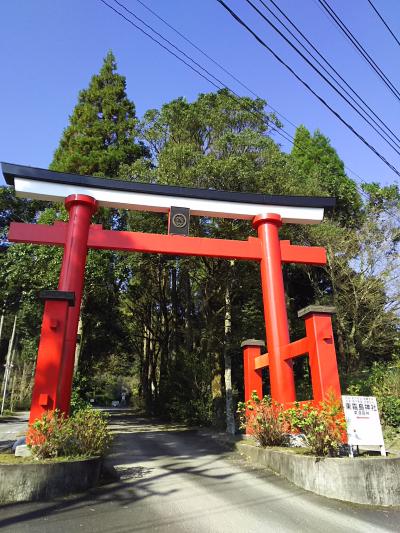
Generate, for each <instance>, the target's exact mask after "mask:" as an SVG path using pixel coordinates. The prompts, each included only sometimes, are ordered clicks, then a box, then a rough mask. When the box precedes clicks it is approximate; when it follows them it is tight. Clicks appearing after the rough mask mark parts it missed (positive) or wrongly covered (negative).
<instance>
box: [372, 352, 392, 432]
mask: <svg viewBox="0 0 400 533" xmlns="http://www.w3.org/2000/svg"><path fill="white" fill-rule="evenodd" d="M368 384H369V386H370V390H371V393H372V394H373V395H374V396H376V398H377V401H378V407H379V412H380V414H381V417H382V420H383V423H384V425H386V426H391V427H393V428H398V429H400V357H396V358H395V359H394V360H393V361H392V362H390V363H386V364H385V363H379V362H375V363H374V365H373V367H372V369H371V374H370V376H369V378H368Z"/></svg>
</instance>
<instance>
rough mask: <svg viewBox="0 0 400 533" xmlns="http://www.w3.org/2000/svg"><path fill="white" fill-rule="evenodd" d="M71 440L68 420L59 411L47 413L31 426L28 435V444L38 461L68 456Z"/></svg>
mask: <svg viewBox="0 0 400 533" xmlns="http://www.w3.org/2000/svg"><path fill="white" fill-rule="evenodd" d="M69 440H70V435H69V434H68V428H67V426H66V418H65V417H64V415H63V414H62V413H60V412H59V411H57V410H56V411H47V412H45V413H44V414H43V415H42V417H41V418H38V419H37V420H35V422H33V424H30V425H29V428H28V433H27V435H26V443H27V444H28V446H29V447H30V448H31V450H32V454H33V455H34V457H36V458H38V459H47V458H51V457H58V456H60V455H68V454H67V453H66V450H67V448H68V441H69Z"/></svg>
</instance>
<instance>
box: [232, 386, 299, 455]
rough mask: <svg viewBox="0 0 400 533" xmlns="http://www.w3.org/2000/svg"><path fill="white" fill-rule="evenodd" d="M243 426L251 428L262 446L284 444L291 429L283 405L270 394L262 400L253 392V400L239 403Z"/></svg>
mask: <svg viewBox="0 0 400 533" xmlns="http://www.w3.org/2000/svg"><path fill="white" fill-rule="evenodd" d="M238 413H239V414H240V420H241V427H242V428H246V427H247V428H249V430H250V432H251V434H252V435H253V436H254V438H255V439H256V440H257V441H258V442H259V443H260V444H261V446H282V445H283V444H284V443H285V441H286V439H287V433H288V430H289V424H288V422H287V420H286V419H285V417H284V414H283V413H284V410H283V406H282V405H281V404H279V403H277V402H275V401H273V400H272V399H271V398H270V397H269V396H264V398H263V399H262V400H260V399H259V398H258V396H257V394H256V393H255V392H253V394H252V397H251V400H249V401H248V402H246V403H244V402H240V403H239V405H238Z"/></svg>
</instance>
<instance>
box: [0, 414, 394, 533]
mask: <svg viewBox="0 0 400 533" xmlns="http://www.w3.org/2000/svg"><path fill="white" fill-rule="evenodd" d="M112 420H113V427H114V428H115V431H116V442H115V446H114V453H113V455H112V457H111V460H112V462H113V464H114V466H115V468H116V470H118V471H119V473H120V475H121V481H120V482H115V483H113V484H109V485H104V486H103V487H100V488H98V489H96V490H94V491H92V492H91V494H90V495H83V496H82V495H81V496H74V497H70V498H65V499H59V500H56V501H52V502H41V503H34V504H33V503H27V504H18V505H5V506H3V507H0V531H1V532H3V531H4V532H13V533H19V532H29V533H36V532H37V533H39V532H40V533H50V532H51V533H58V532H63V533H64V532H65V533H67V532H68V533H70V532H72V533H75V532H78V531H80V532H85V533H86V532H93V533H94V532H96V533H97V532H99V533H101V532H110V533H111V532H113V533H125V532H127V533H128V532H136V531H159V532H160V531H161V532H164V531H171V532H174V533H180V532H193V533H203V532H209V533H220V532H221V533H236V532H240V533H247V532H249V533H250V532H251V533H253V532H263V533H264V532H274V533H275V532H276V533H280V532H285V533H286V532H296V533H302V532H304V533H314V532H315V533H336V532H343V533H344V532H346V533H349V532H352V533H356V532H365V533H367V532H368V533H371V532H377V533H379V532H388V531H399V524H400V510H382V509H380V510H376V509H371V508H365V507H360V506H354V505H347V504H344V503H341V502H336V501H333V500H328V499H326V498H322V497H319V496H316V495H314V494H312V493H309V492H306V491H304V490H302V489H299V488H297V487H295V486H294V485H291V484H290V483H288V482H286V481H285V480H283V479H282V478H279V477H277V476H275V475H274V474H272V473H270V472H269V471H267V470H259V469H255V468H253V467H251V466H250V465H248V464H247V463H245V462H244V460H243V459H242V458H240V457H238V456H237V455H235V454H232V453H228V452H226V451H225V452H223V451H222V450H221V448H220V447H219V446H218V445H217V444H216V443H215V442H214V441H213V440H212V439H210V438H207V437H205V436H199V435H198V434H197V433H196V432H194V431H183V430H182V428H179V426H175V427H174V426H163V425H161V424H151V425H150V424H149V421H148V420H143V419H140V418H137V417H134V416H132V415H131V416H129V415H127V414H123V413H122V412H119V413H118V412H117V411H115V412H114V413H113V415H112Z"/></svg>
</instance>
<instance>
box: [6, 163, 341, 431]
mask: <svg viewBox="0 0 400 533" xmlns="http://www.w3.org/2000/svg"><path fill="white" fill-rule="evenodd" d="M2 170H3V174H4V177H5V179H6V182H7V183H8V184H11V185H14V186H15V189H16V191H17V194H18V195H19V196H23V197H30V198H38V199H43V200H52V201H60V200H64V201H65V206H66V208H67V210H68V213H69V221H68V223H65V222H56V223H55V224H54V225H53V226H48V225H40V224H23V223H15V222H13V223H12V224H11V226H10V231H9V240H10V241H13V242H26V243H33V244H45V245H56V246H64V256H63V261H62V267H61V274H60V280H59V285H58V290H57V291H43V294H42V297H43V299H44V300H45V308H44V315H43V322H42V330H41V336H40V343H39V350H38V359H37V364H36V371H35V382H34V388H33V394H32V404H31V412H30V422H32V421H34V420H35V419H37V418H38V417H40V416H41V415H42V413H43V412H44V411H46V410H49V409H56V408H58V409H60V410H61V411H62V412H64V413H66V414H68V412H69V405H70V398H71V387H72V377H73V367H74V357H75V346H76V339H77V329H78V320H79V313H80V305H81V300H82V293H83V285H84V271H85V264H86V256H87V251H88V249H89V248H93V249H107V250H122V251H131V252H132V251H135V252H146V253H163V254H172V255H193V256H203V257H215V258H223V259H245V260H254V261H259V262H260V270H261V282H262V294H263V303H264V315H265V324H266V336H267V346H268V353H267V354H264V355H261V349H260V347H261V345H262V344H263V343H261V342H260V341H253V340H250V341H244V343H242V346H243V347H244V370H245V399H246V400H247V399H249V397H250V395H251V391H252V390H256V391H257V392H258V394H259V395H261V394H262V379H261V369H262V368H263V367H266V366H268V367H269V370H270V381H271V396H272V398H273V399H274V400H276V401H278V402H280V403H290V402H293V401H295V399H296V392H295V386H294V376H293V369H292V359H293V358H294V357H297V356H299V355H302V354H305V353H308V354H309V356H310V366H311V378H312V384H313V392H314V400H321V399H323V398H324V397H325V396H326V394H327V392H328V391H329V390H332V392H333V393H334V394H335V395H336V396H338V397H339V396H340V385H339V378H338V372H337V365H336V354H335V348H334V344H333V333H332V326H331V318H330V316H328V315H327V314H326V313H327V309H326V308H324V309H322V308H317V309H315V308H312V309H311V308H307V309H306V310H305V311H304V313H303V314H306V315H307V316H306V332H307V335H306V337H305V338H304V339H301V340H299V341H295V342H293V343H291V342H290V338H289V329H288V320H287V312H286V304H285V294H284V286H283V276H282V263H303V264H311V265H324V264H325V263H326V253H325V250H324V249H323V248H318V247H307V246H295V245H292V244H290V242H289V241H280V240H279V235H278V232H279V228H280V226H281V224H282V222H291V223H318V222H320V221H321V220H322V217H323V209H324V207H332V206H333V205H334V199H332V198H318V197H293V196H292V197H287V196H286V197H284V196H265V195H256V194H247V193H226V192H223V191H214V190H201V189H188V188H182V187H171V186H160V185H154V184H142V183H132V182H125V181H124V182H121V181H116V180H106V179H102V178H94V177H90V176H78V175H73V174H64V173H58V172H51V171H48V170H44V169H36V168H32V167H24V166H19V165H11V164H7V163H2ZM71 192H72V194H71ZM99 204H100V205H104V206H111V207H123V208H128V209H136V210H147V211H156V212H168V213H169V214H170V215H171V210H173V209H175V208H174V207H171V206H178V207H177V209H178V211H179V208H181V213H180V216H181V217H182V216H183V219H182V220H184V219H185V215H183V214H182V212H184V213H185V214H187V213H188V210H189V209H190V211H191V213H192V214H195V215H204V216H217V217H218V216H219V217H226V218H241V219H249V220H252V221H253V227H254V228H256V229H257V232H258V237H256V238H255V237H249V238H248V240H247V241H237V240H224V239H212V238H200V237H188V236H182V235H176V234H171V232H170V234H168V235H159V234H148V233H138V232H128V231H112V230H104V229H102V227H101V226H100V225H97V224H93V225H92V224H91V217H92V215H93V214H94V213H95V211H96V209H97V207H98V205H99ZM178 214H179V213H178ZM185 224H186V226H187V227H188V221H186V222H185ZM185 224H184V226H185ZM177 227H178V228H179V225H177ZM169 228H170V230H171V231H172V229H173V224H172V222H171V216H170V221H169ZM177 232H178V233H179V232H181V231H180V230H179V229H178V230H177ZM328 312H332V309H330V310H329V311H328Z"/></svg>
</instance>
